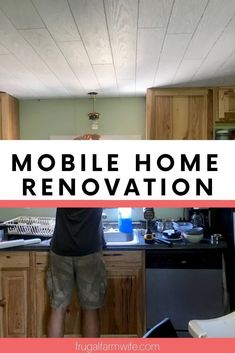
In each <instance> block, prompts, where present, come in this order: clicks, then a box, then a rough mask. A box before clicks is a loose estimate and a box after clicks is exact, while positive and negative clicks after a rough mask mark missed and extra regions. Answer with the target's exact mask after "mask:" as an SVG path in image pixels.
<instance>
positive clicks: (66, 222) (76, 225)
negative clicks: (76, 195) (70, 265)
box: [51, 208, 104, 256]
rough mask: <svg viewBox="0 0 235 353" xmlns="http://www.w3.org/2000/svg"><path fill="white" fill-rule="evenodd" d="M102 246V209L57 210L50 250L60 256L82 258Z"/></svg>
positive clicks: (99, 249) (100, 248)
mask: <svg viewBox="0 0 235 353" xmlns="http://www.w3.org/2000/svg"><path fill="white" fill-rule="evenodd" d="M103 246H104V234H103V226H102V208H58V209H57V212H56V225H55V230H54V234H53V237H52V240H51V250H52V251H53V252H54V253H55V254H57V255H62V256H83V255H89V254H92V253H94V252H97V251H101V250H102V248H103Z"/></svg>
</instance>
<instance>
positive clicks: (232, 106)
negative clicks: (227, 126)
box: [216, 87, 235, 123]
mask: <svg viewBox="0 0 235 353" xmlns="http://www.w3.org/2000/svg"><path fill="white" fill-rule="evenodd" d="M217 98H219V99H218V102H219V104H218V105H219V113H218V114H217V116H216V121H217V122H225V123H226V122H227V123H229V122H232V123H235V87H226V88H219V90H218V96H217Z"/></svg>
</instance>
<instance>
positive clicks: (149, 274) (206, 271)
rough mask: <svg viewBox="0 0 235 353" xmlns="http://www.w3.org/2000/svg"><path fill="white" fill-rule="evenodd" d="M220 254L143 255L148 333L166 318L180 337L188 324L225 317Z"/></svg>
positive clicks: (152, 251)
mask: <svg viewBox="0 0 235 353" xmlns="http://www.w3.org/2000/svg"><path fill="white" fill-rule="evenodd" d="M222 263H223V261H222V253H221V252H219V251H213V250H210V251H207V252H206V251H205V252H201V251H183V250H180V251H175V250H173V249H171V250H170V251H169V250H168V251H167V250H166V251H165V250H160V251H156V250H149V251H147V252H146V326H147V330H149V329H150V328H151V327H153V326H154V325H155V324H156V323H158V322H160V321H161V320H163V319H164V318H166V317H168V318H169V319H170V320H171V322H172V324H173V326H174V328H175V330H176V332H177V335H178V336H179V337H187V336H189V334H188V322H189V321H190V320H192V319H209V318H213V317H216V316H222V315H224V313H225V306H224V285H223V282H224V281H223V265H222Z"/></svg>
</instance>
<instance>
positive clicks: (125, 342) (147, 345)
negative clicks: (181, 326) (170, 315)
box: [0, 338, 235, 353]
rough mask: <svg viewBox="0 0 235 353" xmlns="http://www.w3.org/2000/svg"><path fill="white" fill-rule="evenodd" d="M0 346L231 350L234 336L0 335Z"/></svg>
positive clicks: (60, 350)
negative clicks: (208, 337)
mask: <svg viewBox="0 0 235 353" xmlns="http://www.w3.org/2000/svg"><path fill="white" fill-rule="evenodd" d="M0 350H1V352H4V353H13V352H17V353H32V352H33V353H43V352H56V353H75V352H87V353H88V352H89V353H93V352H95V353H113V352H116V353H118V352H128V353H132V352H135V353H136V352H138V353H141V352H144V353H145V352H149V353H150V352H151V353H154V352H156V353H157V352H161V353H189V352H190V353H199V352H213V353H221V352H226V353H234V351H235V339H233V338H231V339H230V338H217V339H212V338H210V339H197V338H191V339H190V338H175V339H174V338H171V339H166V338H89V339H86V338H76V339H75V338H62V339H56V338H51V339H48V338H36V339H35V338H14V339H6V338H1V340H0Z"/></svg>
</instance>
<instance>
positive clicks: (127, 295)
mask: <svg viewBox="0 0 235 353" xmlns="http://www.w3.org/2000/svg"><path fill="white" fill-rule="evenodd" d="M34 256H35V259H34V261H35V284H36V286H35V308H36V317H37V324H36V325H35V336H36V337H44V336H46V330H47V322H48V317H49V312H50V307H49V299H48V294H47V287H46V269H47V266H48V253H45V252H36V253H35V254H34ZM104 262H105V267H106V270H107V296H106V303H105V306H104V307H103V308H102V309H101V313H100V317H101V334H102V336H111V337H113V336H122V337H123V336H127V337H128V336H129V337H130V336H136V337H138V336H139V337H141V336H142V335H143V333H144V329H145V319H144V252H141V251H122V252H121V251H106V252H104ZM80 334H81V311H80V307H79V303H78V300H77V296H76V293H74V298H73V300H72V303H71V307H70V308H69V310H68V312H67V314H66V322H65V335H66V336H68V337H73V336H78V335H80Z"/></svg>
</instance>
